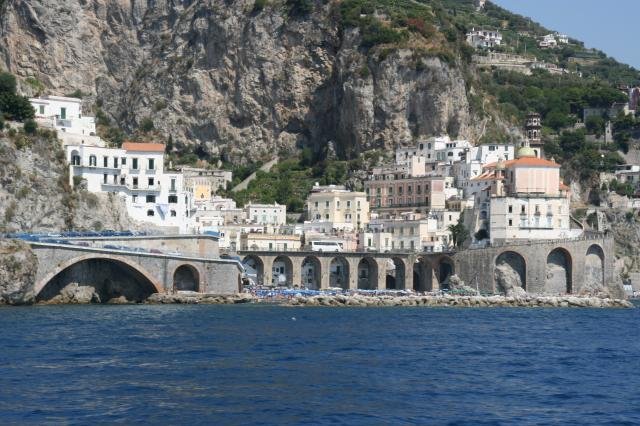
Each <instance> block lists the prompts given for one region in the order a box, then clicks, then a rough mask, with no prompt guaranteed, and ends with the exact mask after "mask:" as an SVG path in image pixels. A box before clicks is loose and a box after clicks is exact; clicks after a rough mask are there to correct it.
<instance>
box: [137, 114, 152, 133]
mask: <svg viewBox="0 0 640 426" xmlns="http://www.w3.org/2000/svg"><path fill="white" fill-rule="evenodd" d="M153 129H154V125H153V119H152V118H151V117H145V118H143V119H142V120H141V121H140V130H141V131H142V132H144V133H148V132H150V131H152V130H153Z"/></svg>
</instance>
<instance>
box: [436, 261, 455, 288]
mask: <svg viewBox="0 0 640 426" xmlns="http://www.w3.org/2000/svg"><path fill="white" fill-rule="evenodd" d="M433 264H434V272H435V278H436V280H437V282H438V288H440V289H443V288H449V278H451V276H452V275H453V274H455V273H456V266H455V263H454V262H453V259H452V258H450V257H449V256H440V257H439V258H438V259H436V260H435V262H434V263H433Z"/></svg>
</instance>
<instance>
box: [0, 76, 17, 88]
mask: <svg viewBox="0 0 640 426" xmlns="http://www.w3.org/2000/svg"><path fill="white" fill-rule="evenodd" d="M16 87H17V85H16V78H15V77H14V76H13V74H10V73H8V72H4V71H0V93H16Z"/></svg>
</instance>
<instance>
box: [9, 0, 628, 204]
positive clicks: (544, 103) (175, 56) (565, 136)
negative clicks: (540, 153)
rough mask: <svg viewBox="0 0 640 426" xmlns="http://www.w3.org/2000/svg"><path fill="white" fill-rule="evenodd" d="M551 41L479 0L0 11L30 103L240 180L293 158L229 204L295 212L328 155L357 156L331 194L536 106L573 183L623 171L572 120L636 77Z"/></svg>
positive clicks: (99, 2)
mask: <svg viewBox="0 0 640 426" xmlns="http://www.w3.org/2000/svg"><path fill="white" fill-rule="evenodd" d="M474 27H476V28H479V27H480V28H493V29H496V28H499V29H500V31H501V32H502V33H503V36H504V41H505V43H504V46H502V47H500V48H499V49H497V50H499V51H501V52H504V53H512V54H518V55H525V54H526V55H527V56H530V57H535V58H536V59H537V60H539V61H544V62H545V63H549V64H553V65H555V66H558V67H565V68H566V69H567V71H568V73H567V74H564V75H551V74H549V73H548V72H546V71H543V70H536V71H535V72H534V73H533V75H530V76H524V75H522V74H517V73H514V72H509V71H501V70H485V71H480V70H479V69H477V68H476V67H475V66H474V65H473V63H472V55H474V54H478V53H480V52H474V49H473V48H471V47H470V46H468V45H467V44H466V42H465V35H466V33H467V32H468V31H469V30H470V29H471V28H474ZM550 32H552V31H551V30H548V29H546V28H544V27H542V26H541V25H539V24H537V23H535V22H531V21H530V20H529V19H527V18H524V17H522V16H519V15H516V14H512V13H510V12H508V11H506V10H504V9H502V8H500V7H498V6H496V5H494V4H492V3H490V2H487V4H486V6H485V8H484V10H482V11H476V8H475V5H474V1H473V0H429V1H426V0H425V1H422V2H421V1H416V0H397V1H391V0H341V1H320V0H286V1H283V0H273V1H270V0H255V1H254V0H239V1H229V2H218V1H213V0H208V1H201V2H182V3H173V2H166V1H159V2H138V1H124V2H113V1H111V0H92V1H81V0H70V1H67V2H61V1H59V0H11V1H5V2H3V3H2V6H1V7H0V36H1V39H2V43H0V68H4V69H6V70H8V71H10V72H12V73H13V74H15V75H17V76H18V78H19V86H20V89H21V91H22V92H23V93H25V94H37V93H43V92H46V93H52V94H72V95H74V96H80V97H82V98H83V100H84V103H85V104H86V107H87V108H88V109H91V110H93V111H94V113H95V114H96V115H97V117H98V121H99V124H100V126H99V129H100V132H101V135H102V136H104V137H105V138H107V139H108V140H110V141H112V142H113V143H114V144H119V143H121V142H122V140H123V139H124V138H125V137H130V138H145V139H150V138H152V139H156V140H160V141H167V142H169V145H170V147H171V156H170V158H171V160H172V161H173V162H174V163H195V162H197V161H200V164H201V165H207V164H211V165H220V164H222V165H223V166H224V167H227V168H233V169H234V171H235V172H236V174H237V175H238V176H239V177H242V176H244V175H247V174H249V173H251V172H252V171H253V170H255V169H256V168H257V166H258V165H259V164H261V163H263V162H266V161H268V160H269V159H271V158H273V157H274V155H275V154H280V158H285V159H286V158H291V161H293V163H288V164H284V165H283V166H282V167H279V168H276V169H275V170H274V171H273V172H271V173H266V174H260V176H259V177H258V179H257V180H256V181H254V183H253V184H252V186H251V187H250V188H249V189H248V190H247V191H244V192H243V193H241V194H238V195H236V198H238V201H241V202H242V201H244V200H250V199H259V200H260V201H265V202H268V201H275V200H279V201H282V200H285V201H286V202H287V203H288V204H290V207H292V208H293V209H294V210H298V209H299V208H300V200H299V199H298V198H299V197H298V196H297V195H296V196H295V197H285V196H284V195H285V193H288V192H291V191H288V185H287V181H289V180H290V179H289V178H290V177H291V176H295V177H296V184H295V185H294V186H296V188H294V190H293V193H295V194H297V193H298V192H299V193H304V189H305V188H307V187H309V185H310V184H311V183H312V182H313V181H314V180H317V179H318V176H319V175H318V173H319V172H321V171H322V169H323V167H325V166H327V163H326V161H329V162H331V161H334V160H338V161H349V160H350V161H355V163H344V165H347V166H348V167H347V172H346V173H342V172H340V170H342V168H343V167H344V166H343V165H340V164H339V163H337V165H335V166H331V167H334V168H336V170H337V171H338V172H336V173H333V176H332V177H331V178H329V179H327V181H330V182H332V183H341V182H344V181H345V180H348V179H349V178H351V177H353V175H352V173H351V172H352V171H353V170H355V169H354V168H353V166H354V165H355V164H358V165H367V164H372V162H371V161H363V160H365V159H364V157H363V156H362V154H363V153H366V152H370V151H371V150H377V151H375V152H380V153H385V152H386V153H388V152H389V150H390V149H393V148H394V147H395V146H397V145H399V144H407V143H411V142H413V141H415V140H417V139H421V138H425V137H429V136H433V135H439V134H444V133H448V134H450V135H451V136H452V137H461V138H468V139H470V140H471V141H473V142H475V143H484V142H496V141H497V142H507V141H518V140H519V139H520V138H521V136H520V127H521V125H522V121H523V119H524V117H525V115H526V113H527V112H529V111H531V110H535V111H538V112H540V113H541V114H542V116H543V122H544V124H545V131H544V134H545V140H546V141H547V142H548V144H549V151H550V152H552V153H553V155H554V156H555V157H556V158H557V159H559V160H567V161H566V163H567V164H569V162H570V160H573V161H574V162H575V163H577V164H583V163H585V162H586V163H587V164H589V165H590V166H589V167H587V168H586V169H584V170H586V172H585V171H584V170H579V169H576V167H573V166H570V165H568V166H565V173H566V176H567V177H569V178H571V179H579V180H582V181H591V180H593V178H594V176H595V174H596V173H597V172H598V171H604V170H609V169H611V167H613V166H614V165H615V164H616V163H619V162H621V161H622V160H621V158H620V157H619V155H618V153H617V152H616V150H618V149H622V148H625V143H627V142H628V138H622V137H621V138H620V140H619V141H617V142H619V144H617V145H615V146H611V147H610V149H611V152H610V154H607V156H606V161H605V162H602V161H600V162H599V161H598V159H599V158H601V157H600V152H599V149H598V148H599V147H598V146H596V145H593V144H588V143H585V142H584V135H580V134H575V132H574V130H573V125H574V124H575V123H576V122H578V121H579V120H580V119H581V118H582V112H583V110H584V108H587V107H606V106H609V105H610V104H611V103H612V102H616V101H621V100H623V98H624V95H623V94H622V92H620V91H619V90H618V89H617V87H618V86H619V85H621V84H624V85H633V84H637V83H638V82H640V76H639V74H638V72H637V71H636V70H634V69H632V68H631V67H628V66H626V65H623V64H620V63H618V62H616V61H614V60H613V59H611V58H608V57H607V56H606V55H605V54H604V53H602V52H598V51H594V50H590V49H586V48H585V47H584V46H583V44H582V43H580V42H579V41H577V40H573V39H570V42H569V44H567V45H563V46H562V47H561V48H557V49H540V48H538V44H537V42H538V39H539V37H541V36H543V35H545V34H548V33H550ZM623 125H624V126H627V128H628V127H629V126H631V127H634V126H635V125H636V124H635V122H634V123H631V124H629V123H626V124H624V123H623ZM598 126H599V127H602V126H603V124H598V123H596V127H598ZM581 138H582V139H581ZM628 148H629V147H628V144H627V146H626V148H625V149H628ZM303 153H304V155H303ZM367 155H368V158H369V159H372V158H374V157H375V158H377V154H374V155H370V154H367ZM303 157H304V158H303ZM373 162H375V159H374V161H373ZM314 167H316V170H314V169H313V168H314ZM321 174H322V173H320V175H321ZM298 178H299V179H298ZM274 182H275V183H274ZM278 185H279V187H280V189H279V190H274V186H276V187H277V186H278ZM594 185H595V184H594ZM587 186H588V185H587ZM265 188H269V190H268V191H265ZM278 191H279V192H278ZM278 194H280V195H278Z"/></svg>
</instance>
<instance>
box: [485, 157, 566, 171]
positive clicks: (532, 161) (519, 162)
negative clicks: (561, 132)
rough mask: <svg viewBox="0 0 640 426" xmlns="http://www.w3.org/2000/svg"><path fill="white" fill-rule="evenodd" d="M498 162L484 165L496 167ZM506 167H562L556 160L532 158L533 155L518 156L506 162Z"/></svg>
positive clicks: (489, 167)
mask: <svg viewBox="0 0 640 426" xmlns="http://www.w3.org/2000/svg"><path fill="white" fill-rule="evenodd" d="M496 164H498V163H490V164H486V165H485V166H484V168H485V169H495V167H496ZM504 166H505V167H519V166H524V167H553V168H560V164H558V163H556V162H555V161H549V160H545V159H543V158H532V157H524V158H518V159H515V160H509V161H505V162H504Z"/></svg>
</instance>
